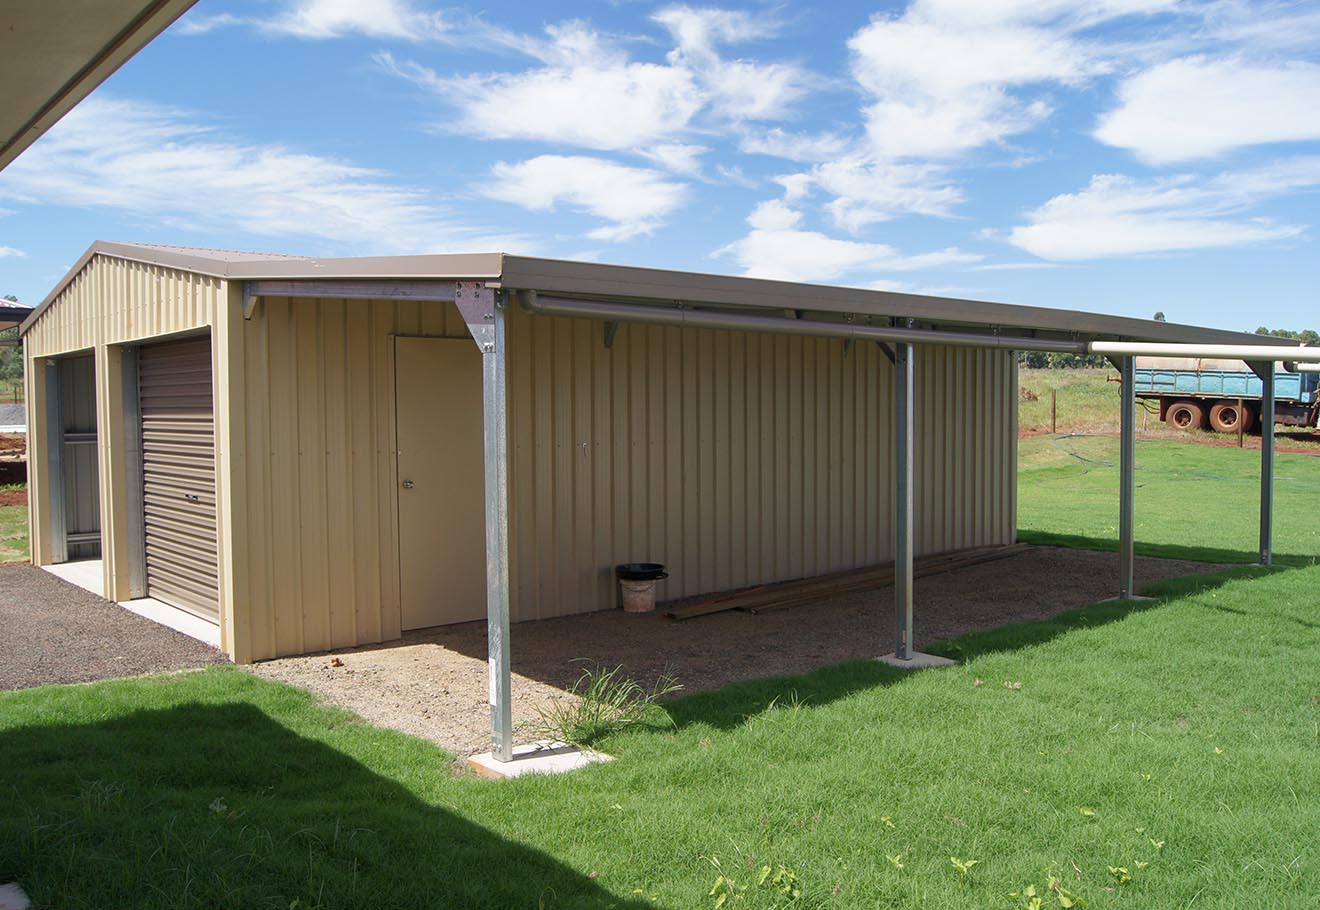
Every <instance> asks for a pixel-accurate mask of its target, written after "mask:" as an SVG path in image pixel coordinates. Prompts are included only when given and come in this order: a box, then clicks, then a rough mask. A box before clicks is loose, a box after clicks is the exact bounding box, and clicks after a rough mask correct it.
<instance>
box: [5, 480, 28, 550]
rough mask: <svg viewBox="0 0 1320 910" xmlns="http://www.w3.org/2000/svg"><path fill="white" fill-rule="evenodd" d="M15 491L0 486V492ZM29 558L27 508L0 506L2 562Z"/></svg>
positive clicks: (9, 487) (11, 487)
mask: <svg viewBox="0 0 1320 910" xmlns="http://www.w3.org/2000/svg"><path fill="white" fill-rule="evenodd" d="M13 489H18V488H17V487H13V486H0V492H3V491H5V490H13ZM27 558H28V510H27V506H0V562H13V561H20V562H21V561H23V560H26V559H27Z"/></svg>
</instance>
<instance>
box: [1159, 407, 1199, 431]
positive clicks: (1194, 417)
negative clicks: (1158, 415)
mask: <svg viewBox="0 0 1320 910" xmlns="http://www.w3.org/2000/svg"><path fill="white" fill-rule="evenodd" d="M1164 422H1165V423H1167V424H1168V425H1169V426H1171V427H1175V428H1177V429H1179V430H1202V429H1205V411H1204V410H1202V408H1201V406H1200V405H1199V404H1197V403H1196V402H1195V401H1175V402H1174V403H1173V404H1171V405H1169V410H1168V411H1167V412H1166V413H1165V415H1164Z"/></svg>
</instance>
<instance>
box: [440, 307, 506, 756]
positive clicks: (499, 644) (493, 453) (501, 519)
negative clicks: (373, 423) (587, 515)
mask: <svg viewBox="0 0 1320 910" xmlns="http://www.w3.org/2000/svg"><path fill="white" fill-rule="evenodd" d="M454 298H455V300H454V302H455V304H456V305H457V306H458V310H459V312H460V313H461V314H462V315H463V321H464V322H465V323H467V327H468V331H469V332H471V333H472V339H473V340H474V341H475V342H476V343H477V349H478V350H479V351H481V402H482V426H483V428H484V430H483V438H484V441H485V476H486V630H487V642H488V653H489V657H488V667H489V671H490V695H489V702H490V738H491V754H492V756H493V757H494V758H495V759H496V760H497V761H501V762H507V761H512V760H513V677H512V666H511V662H510V656H509V469H508V464H509V458H508V454H509V439H508V390H507V385H506V364H505V338H504V312H505V295H504V292H503V291H495V290H494V289H492V288H488V287H486V286H485V285H484V284H482V283H480V282H469V281H459V282H455V292H454Z"/></svg>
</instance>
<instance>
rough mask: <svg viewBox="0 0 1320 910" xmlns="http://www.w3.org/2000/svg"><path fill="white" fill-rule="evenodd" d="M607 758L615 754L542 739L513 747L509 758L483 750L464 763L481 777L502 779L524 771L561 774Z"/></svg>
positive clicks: (522, 773)
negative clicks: (502, 758)
mask: <svg viewBox="0 0 1320 910" xmlns="http://www.w3.org/2000/svg"><path fill="white" fill-rule="evenodd" d="M607 761H614V757H613V756H611V755H606V754H605V753H604V752H593V751H591V750H590V749H579V748H578V747H577V746H570V745H567V744H566V743H556V742H544V741H543V742H536V743H529V744H527V745H525V746H514V747H513V759H512V760H511V761H498V760H496V758H495V756H494V754H493V753H491V752H482V753H481V754H480V755H473V756H472V757H471V758H469V759H468V761H467V763H468V767H469V768H471V769H472V770H473V771H476V772H477V773H478V774H480V775H481V776H482V777H490V778H495V779H503V778H507V777H522V776H523V775H524V774H564V773H566V772H568V771H576V770H577V769H578V768H585V767H586V766H587V765H594V764H599V763H600V762H607Z"/></svg>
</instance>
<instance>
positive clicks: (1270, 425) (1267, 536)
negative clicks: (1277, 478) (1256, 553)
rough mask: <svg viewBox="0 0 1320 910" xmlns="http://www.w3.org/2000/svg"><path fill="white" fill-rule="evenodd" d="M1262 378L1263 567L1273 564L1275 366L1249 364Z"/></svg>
mask: <svg viewBox="0 0 1320 910" xmlns="http://www.w3.org/2000/svg"><path fill="white" fill-rule="evenodd" d="M1248 366H1250V367H1251V369H1252V371H1253V372H1255V374H1256V375H1257V376H1259V377H1260V564H1261V565H1262V566H1268V565H1272V564H1273V563H1274V364H1273V363H1268V362H1264V361H1262V362H1256V363H1250V364H1248Z"/></svg>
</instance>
